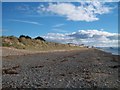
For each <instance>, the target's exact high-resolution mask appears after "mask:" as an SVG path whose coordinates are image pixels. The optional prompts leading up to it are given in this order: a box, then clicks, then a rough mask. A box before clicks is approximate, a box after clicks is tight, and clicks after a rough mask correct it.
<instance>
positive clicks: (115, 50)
mask: <svg viewBox="0 0 120 90" xmlns="http://www.w3.org/2000/svg"><path fill="white" fill-rule="evenodd" d="M97 48H98V49H101V50H103V51H105V52H110V53H112V54H114V55H120V47H97Z"/></svg>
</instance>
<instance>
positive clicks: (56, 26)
mask: <svg viewBox="0 0 120 90" xmlns="http://www.w3.org/2000/svg"><path fill="white" fill-rule="evenodd" d="M64 25H65V24H56V25H54V26H53V27H54V28H58V27H61V26H64Z"/></svg>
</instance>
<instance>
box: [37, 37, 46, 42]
mask: <svg viewBox="0 0 120 90" xmlns="http://www.w3.org/2000/svg"><path fill="white" fill-rule="evenodd" d="M35 40H42V41H45V39H44V38H42V37H36V38H35Z"/></svg>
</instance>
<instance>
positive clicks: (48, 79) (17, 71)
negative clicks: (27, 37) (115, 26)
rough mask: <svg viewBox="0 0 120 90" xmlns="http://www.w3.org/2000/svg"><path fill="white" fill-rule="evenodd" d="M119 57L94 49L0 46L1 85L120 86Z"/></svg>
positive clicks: (56, 86)
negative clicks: (0, 60) (26, 48)
mask: <svg viewBox="0 0 120 90" xmlns="http://www.w3.org/2000/svg"><path fill="white" fill-rule="evenodd" d="M119 57H120V56H118V55H112V54H111V53H106V52H104V51H100V50H98V49H95V48H82V49H80V50H69V51H54V52H50V51H49V52H31V51H24V50H16V49H11V48H2V88H3V89H7V88H120V81H119V79H118V78H119V76H118V69H119V68H120V64H119V63H118V58H119Z"/></svg>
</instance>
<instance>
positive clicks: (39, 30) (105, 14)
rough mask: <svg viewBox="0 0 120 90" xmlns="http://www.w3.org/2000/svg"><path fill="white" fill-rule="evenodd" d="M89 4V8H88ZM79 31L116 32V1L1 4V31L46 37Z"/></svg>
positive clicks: (4, 33)
mask: <svg viewBox="0 0 120 90" xmlns="http://www.w3.org/2000/svg"><path fill="white" fill-rule="evenodd" d="M88 6H89V7H88ZM80 30H84V31H88V30H98V31H103V32H108V33H111V34H112V33H118V3H117V2H109V3H100V2H94V3H85V2H82V3H80V2H79V3H77V2H76V3H47V2H43V3H42V2H26V3H25V2H23V3H22V2H19V3H17V2H15V3H13V2H9V3H7V2H4V3H2V34H3V35H14V36H20V35H22V34H23V35H29V36H31V37H36V36H44V37H45V38H46V37H47V36H49V35H50V34H49V33H54V34H56V33H58V34H61V35H62V34H63V35H66V34H70V33H71V34H73V33H75V32H78V31H80Z"/></svg>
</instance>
